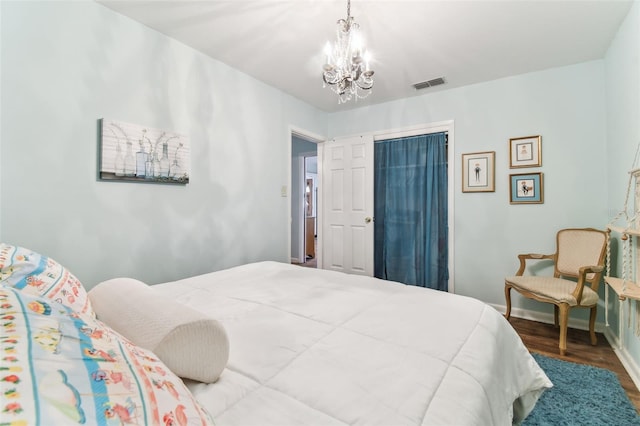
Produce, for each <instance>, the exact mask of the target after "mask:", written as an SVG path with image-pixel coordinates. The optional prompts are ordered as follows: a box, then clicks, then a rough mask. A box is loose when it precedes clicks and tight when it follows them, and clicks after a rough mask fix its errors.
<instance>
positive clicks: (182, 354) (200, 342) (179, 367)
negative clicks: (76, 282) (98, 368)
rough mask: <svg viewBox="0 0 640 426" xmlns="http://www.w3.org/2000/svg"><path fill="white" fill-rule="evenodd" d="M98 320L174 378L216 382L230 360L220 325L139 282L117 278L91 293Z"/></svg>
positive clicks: (224, 335)
mask: <svg viewBox="0 0 640 426" xmlns="http://www.w3.org/2000/svg"><path fill="white" fill-rule="evenodd" d="M89 299H90V300H91V304H92V306H93V309H94V311H95V313H96V316H97V317H98V319H99V320H100V321H102V322H104V323H105V324H106V325H108V326H109V327H111V328H113V329H114V330H115V331H117V332H118V333H120V334H122V335H123V336H124V337H126V338H127V339H129V340H131V342H132V343H134V344H135V345H138V346H141V347H143V348H145V349H149V350H150V351H152V352H153V353H155V354H156V355H157V356H158V358H160V360H162V362H164V363H165V364H166V365H167V367H169V368H170V369H171V371H173V372H174V373H175V374H176V375H177V376H179V377H182V378H186V379H191V380H196V381H199V382H204V383H213V382H215V381H216V380H218V377H219V376H220V373H222V370H224V367H225V366H226V365H227V361H228V360H229V339H228V337H227V333H226V332H225V330H224V328H223V327H222V324H220V323H219V322H218V321H216V320H215V319H213V318H211V317H208V316H206V315H205V314H203V313H201V312H199V311H196V310H195V309H192V308H190V307H188V306H185V305H183V304H180V303H178V302H176V301H174V300H172V299H170V298H168V297H166V296H164V295H162V294H161V293H158V292H157V291H155V290H154V289H153V286H149V285H147V284H145V283H143V282H141V281H138V280H135V279H132V278H115V279H112V280H108V281H104V282H102V283H100V284H98V285H97V286H95V287H94V288H92V289H91V290H90V291H89Z"/></svg>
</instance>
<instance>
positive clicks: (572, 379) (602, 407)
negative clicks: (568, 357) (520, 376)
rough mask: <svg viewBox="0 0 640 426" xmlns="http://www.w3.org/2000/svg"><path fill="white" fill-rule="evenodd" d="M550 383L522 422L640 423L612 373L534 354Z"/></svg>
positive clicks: (531, 425)
mask: <svg viewBox="0 0 640 426" xmlns="http://www.w3.org/2000/svg"><path fill="white" fill-rule="evenodd" d="M533 357H534V358H535V359H536V361H537V362H538V364H539V365H540V367H542V369H543V370H544V372H545V373H547V376H548V377H549V379H551V381H552V382H553V388H551V389H548V390H547V391H545V392H544V393H543V394H542V396H541V397H540V400H538V403H537V404H536V406H535V408H534V409H533V411H532V412H531V414H529V416H528V417H527V418H526V419H525V421H524V422H523V423H522V424H523V425H526V426H533V425H553V426H556V425H580V426H582V425H620V426H623V425H640V416H638V414H637V413H636V410H635V408H634V406H633V404H632V403H631V401H629V397H627V394H626V393H625V391H624V389H623V388H622V386H621V385H620V381H619V380H618V377H617V376H616V375H615V373H613V372H611V371H609V370H605V369H603V368H596V367H591V366H588V365H581V364H576V363H573V362H567V361H561V360H558V359H553V358H549V357H546V356H543V355H539V354H533Z"/></svg>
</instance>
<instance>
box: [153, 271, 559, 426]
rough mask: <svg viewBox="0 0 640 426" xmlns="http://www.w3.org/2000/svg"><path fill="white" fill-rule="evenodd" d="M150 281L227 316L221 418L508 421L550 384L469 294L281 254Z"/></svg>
mask: <svg viewBox="0 0 640 426" xmlns="http://www.w3.org/2000/svg"><path fill="white" fill-rule="evenodd" d="M154 288H156V289H158V291H161V292H162V293H163V294H166V295H170V296H171V297H173V298H175V300H177V301H180V302H182V303H185V304H187V305H189V306H191V307H192V308H195V309H197V310H200V311H202V312H205V313H207V314H209V315H211V316H213V317H214V318H216V319H217V320H219V321H220V322H222V324H223V325H224V327H225V328H226V330H227V333H228V335H229V341H230V347H231V349H230V358H229V363H228V365H227V368H226V369H225V370H224V372H223V373H222V375H221V377H220V379H219V381H218V382H216V383H214V384H210V385H206V384H202V383H195V382H191V383H188V386H189V388H190V389H191V391H192V392H193V393H194V395H195V396H196V398H197V399H198V400H199V401H200V403H201V404H203V405H204V406H205V407H206V408H207V410H209V412H210V413H211V414H212V415H213V417H214V419H215V420H216V423H217V424H218V425H282V426H284V425H296V426H297V425H345V424H352V425H420V424H425V425H427V424H428V425H508V424H511V423H512V418H513V415H514V407H515V413H516V418H518V417H522V416H524V415H526V414H528V412H529V411H530V410H531V409H532V407H533V405H534V404H535V401H536V400H537V399H538V397H539V395H540V394H541V392H542V391H543V390H544V389H545V388H546V387H550V386H551V382H550V381H549V379H548V378H547V377H546V375H545V374H544V372H543V371H542V370H541V369H540V367H539V366H538V365H537V363H536V362H535V360H534V359H533V358H532V357H531V356H530V354H529V353H528V351H527V349H526V348H525V347H524V345H523V343H522V342H521V340H520V338H519V337H518V335H517V334H516V332H515V331H514V330H513V329H512V327H511V326H510V325H509V324H508V323H507V321H506V320H505V319H504V317H503V316H502V315H501V314H500V313H498V312H497V311H496V310H495V309H493V308H492V307H490V306H488V305H486V304H484V303H482V302H480V301H478V300H475V299H472V298H468V297H463V296H457V295H452V294H449V293H444V292H438V291H435V290H428V289H424V288H418V287H412V286H406V285H403V284H398V283H393V282H389V281H383V280H378V279H375V278H368V277H361V276H355V275H347V274H342V273H338V272H332V271H326V270H316V269H310V268H301V267H298V266H292V265H287V264H282V263H276V262H261V263H254V264H249V265H243V266H239V267H236V268H231V269H228V270H224V271H219V272H214V273H210V274H205V275H201V276H197V277H193V278H189V279H185V280H180V281H175V282H171V283H165V284H159V285H156V286H154Z"/></svg>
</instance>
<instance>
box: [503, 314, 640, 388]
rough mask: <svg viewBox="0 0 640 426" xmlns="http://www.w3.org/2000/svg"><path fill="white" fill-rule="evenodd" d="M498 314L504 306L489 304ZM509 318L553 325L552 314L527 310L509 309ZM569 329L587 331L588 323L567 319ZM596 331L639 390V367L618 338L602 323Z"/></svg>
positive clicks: (597, 324)
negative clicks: (605, 340)
mask: <svg viewBox="0 0 640 426" xmlns="http://www.w3.org/2000/svg"><path fill="white" fill-rule="evenodd" d="M491 306H493V307H494V308H495V309H496V310H497V311H498V312H501V313H505V312H506V311H507V308H506V306H504V305H493V304H491ZM511 316H512V317H516V318H522V319H527V320H531V321H538V322H542V323H545V324H553V323H554V318H553V314H546V313H543V312H537V311H530V310H527V309H517V308H511ZM569 327H571V328H577V329H578V330H589V321H587V320H580V319H572V318H569ZM596 331H597V332H598V333H602V334H604V337H605V338H606V339H607V341H608V342H609V344H610V345H611V347H612V348H613V352H614V353H615V354H616V356H617V357H618V359H619V360H620V362H621V363H622V366H623V367H624V369H625V370H627V373H628V374H629V376H630V377H631V380H632V381H633V383H634V384H635V385H636V388H638V389H639V390H640V367H639V366H638V364H637V363H636V361H635V360H634V359H633V357H632V356H631V354H630V353H629V352H628V351H627V348H621V347H620V340H619V339H618V337H617V336H616V335H615V334H613V332H612V331H611V328H610V327H607V326H606V325H605V324H603V323H598V322H597V323H596Z"/></svg>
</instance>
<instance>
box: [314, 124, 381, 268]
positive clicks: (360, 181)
mask: <svg viewBox="0 0 640 426" xmlns="http://www.w3.org/2000/svg"><path fill="white" fill-rule="evenodd" d="M323 145H324V146H323V147H322V148H321V150H320V153H319V154H320V155H321V156H322V159H321V163H322V166H321V168H322V187H321V188H320V191H322V197H321V200H322V213H321V216H322V231H321V232H322V237H323V242H322V245H321V247H320V248H321V250H322V267H323V268H324V269H333V270H337V271H342V272H347V273H351V274H359V275H367V276H373V136H357V137H350V138H340V139H335V140H332V141H327V142H325V143H324V144H323Z"/></svg>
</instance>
